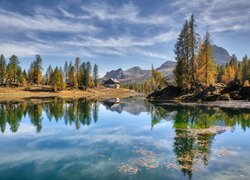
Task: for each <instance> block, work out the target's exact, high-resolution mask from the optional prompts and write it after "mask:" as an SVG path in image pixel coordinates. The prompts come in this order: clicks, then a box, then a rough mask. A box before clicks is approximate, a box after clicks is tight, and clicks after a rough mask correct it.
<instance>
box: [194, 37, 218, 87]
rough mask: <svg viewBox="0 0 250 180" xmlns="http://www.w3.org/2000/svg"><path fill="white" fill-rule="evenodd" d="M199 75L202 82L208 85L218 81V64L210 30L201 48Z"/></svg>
mask: <svg viewBox="0 0 250 180" xmlns="http://www.w3.org/2000/svg"><path fill="white" fill-rule="evenodd" d="M197 77H198V80H199V81H200V82H203V83H206V84H207V85H210V84H214V83H215V81H216V65H215V62H214V58H213V52H212V45H211V40H210V35H209V33H208V32H207V33H206V36H205V39H204V42H203V44H202V45H201V47H200V50H199V55H198V68H197Z"/></svg>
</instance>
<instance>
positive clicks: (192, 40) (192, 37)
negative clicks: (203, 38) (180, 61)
mask: <svg viewBox="0 0 250 180" xmlns="http://www.w3.org/2000/svg"><path fill="white" fill-rule="evenodd" d="M194 27H195V20H194V15H193V14H192V15H191V17H190V20H189V33H188V44H189V47H190V58H189V63H190V64H189V66H190V76H191V77H190V78H191V82H195V80H196V68H197V60H196V51H197V39H196V33H195V30H194Z"/></svg>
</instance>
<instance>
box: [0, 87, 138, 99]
mask: <svg viewBox="0 0 250 180" xmlns="http://www.w3.org/2000/svg"><path fill="white" fill-rule="evenodd" d="M132 96H136V92H134V91H132V90H128V89H123V88H119V89H113V88H98V89H88V90H75V89H74V90H63V91H60V92H46V91H42V90H40V91H39V90H37V89H35V90H25V88H5V87H1V88H0V102H1V101H18V100H25V99H31V98H34V99H35V98H62V99H79V98H89V99H97V100H105V99H110V98H126V97H132Z"/></svg>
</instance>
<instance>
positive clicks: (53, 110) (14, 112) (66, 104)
mask: <svg viewBox="0 0 250 180" xmlns="http://www.w3.org/2000/svg"><path fill="white" fill-rule="evenodd" d="M98 108H99V103H98V102H97V101H89V100H86V99H81V100H74V101H66V100H62V99H55V100H52V101H51V100H50V101H22V102H4V103H1V104H0V125H1V132H2V133H4V132H5V130H6V126H7V124H8V125H9V126H10V130H11V132H13V133H15V132H17V131H18V128H19V126H20V122H21V121H22V119H23V118H24V117H26V115H28V117H29V119H30V122H31V123H32V124H33V125H34V126H35V127H36V130H37V132H38V133H39V132H40V131H41V129H42V121H43V118H44V117H43V112H45V114H46V119H48V120H49V121H51V120H52V119H55V120H56V121H57V122H58V121H59V120H62V119H63V120H64V121H65V125H68V124H69V125H72V124H74V125H75V127H76V129H79V128H80V127H81V125H83V126H84V125H90V124H91V122H92V120H93V122H94V123H96V122H97V121H98Z"/></svg>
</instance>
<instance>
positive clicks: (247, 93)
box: [239, 86, 250, 100]
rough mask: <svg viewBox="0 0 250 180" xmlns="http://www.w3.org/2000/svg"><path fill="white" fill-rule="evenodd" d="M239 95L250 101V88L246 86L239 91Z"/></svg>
mask: <svg viewBox="0 0 250 180" xmlns="http://www.w3.org/2000/svg"><path fill="white" fill-rule="evenodd" d="M239 94H240V95H241V97H242V99H245V100H250V86H244V87H242V88H241V90H240V91H239Z"/></svg>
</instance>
